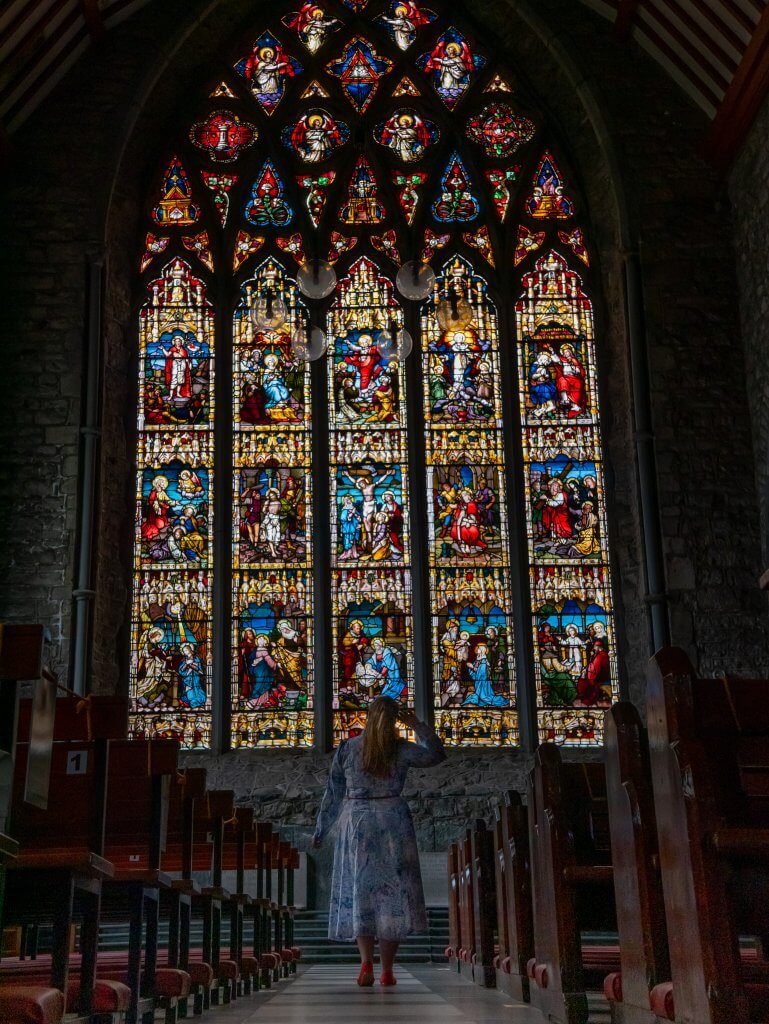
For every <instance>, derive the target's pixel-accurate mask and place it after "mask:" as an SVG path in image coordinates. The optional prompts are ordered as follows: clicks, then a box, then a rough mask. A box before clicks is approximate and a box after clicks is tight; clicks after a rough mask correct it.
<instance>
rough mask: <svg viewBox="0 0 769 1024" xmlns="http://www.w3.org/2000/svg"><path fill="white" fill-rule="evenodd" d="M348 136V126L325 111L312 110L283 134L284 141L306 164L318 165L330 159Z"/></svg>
mask: <svg viewBox="0 0 769 1024" xmlns="http://www.w3.org/2000/svg"><path fill="white" fill-rule="evenodd" d="M348 135H349V130H348V128H347V125H345V124H342V123H337V122H336V121H335V120H334V118H333V117H331V115H330V114H327V113H326V112H325V110H311V111H309V112H308V113H307V114H304V116H303V117H300V118H299V120H298V121H297V122H296V124H295V125H294V127H293V128H292V129H290V130H288V131H286V132H284V133H283V140H284V142H285V143H286V145H287V146H288V147H289V148H290V149H293V150H294V152H295V153H297V154H298V155H299V156H300V157H301V158H302V160H304V161H305V163H308V164H316V163H320V161H321V160H325V159H326V158H327V157H329V156H330V155H331V153H332V151H333V150H334V149H336V147H337V146H341V145H342V144H343V143H344V142H345V141H346V140H347V137H348Z"/></svg>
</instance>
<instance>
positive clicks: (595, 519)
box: [516, 252, 619, 746]
mask: <svg viewBox="0 0 769 1024" xmlns="http://www.w3.org/2000/svg"><path fill="white" fill-rule="evenodd" d="M522 284H523V288H524V292H523V295H522V296H521V298H520V299H519V300H518V303H517V305H516V319H517V325H518V339H519V352H518V365H519V372H520V395H521V422H522V427H523V452H524V462H525V474H526V488H527V520H528V521H527V534H528V548H529V561H530V570H529V571H530V578H531V597H532V606H533V611H534V647H535V654H536V677H537V705H538V710H537V715H538V721H539V729H540V735H541V736H542V737H543V738H544V739H551V740H556V741H557V742H559V743H565V744H568V745H576V746H582V745H589V744H592V743H595V742H600V740H601V736H602V726H603V709H605V708H607V707H609V705H610V704H612V703H613V702H614V701H615V700H617V699H618V697H619V687H618V678H617V662H616V641H615V635H614V616H613V614H612V598H611V570H610V567H609V550H608V538H607V532H606V497H605V490H604V472H603V454H602V445H601V430H600V418H599V409H598V384H597V379H596V365H595V337H594V333H593V308H592V304H591V302H590V300H589V298H588V297H587V295H585V293H584V291H583V290H582V282H581V280H580V278H579V275H578V274H576V273H575V272H574V271H573V270H569V268H568V266H567V263H566V260H565V259H564V258H563V257H562V256H559V255H558V254H557V253H555V252H550V253H549V254H548V255H546V256H543V257H541V258H540V259H539V260H538V261H537V263H536V267H535V269H534V270H533V271H531V272H530V273H528V274H525V275H524V277H523V282H522Z"/></svg>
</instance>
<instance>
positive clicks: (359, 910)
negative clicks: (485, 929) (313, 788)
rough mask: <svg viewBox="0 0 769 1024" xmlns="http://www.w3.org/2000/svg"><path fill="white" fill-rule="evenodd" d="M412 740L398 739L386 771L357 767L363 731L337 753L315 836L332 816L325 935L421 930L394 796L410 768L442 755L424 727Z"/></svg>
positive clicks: (410, 836)
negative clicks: (374, 772) (376, 772)
mask: <svg viewBox="0 0 769 1024" xmlns="http://www.w3.org/2000/svg"><path fill="white" fill-rule="evenodd" d="M415 732H416V737H417V742H416V743H408V742H406V741H405V740H402V741H400V742H399V744H398V751H397V755H396V758H395V763H394V765H393V768H392V770H391V772H390V774H389V775H388V776H387V777H385V778H377V777H375V776H373V775H369V774H368V773H367V772H365V771H364V770H363V764H362V757H363V737H362V736H355V737H354V738H353V739H350V740H347V741H346V742H345V743H343V744H342V745H341V746H340V747H339V749H338V750H337V752H336V756H335V757H334V761H333V764H332V765H331V773H330V775H329V779H328V785H327V786H326V792H325V794H324V796H323V802H322V803H321V807H320V813H319V815H318V824H317V828H316V831H315V834H316V836H317V837H318V838H320V839H323V838H325V836H326V835H327V834H328V832H329V830H330V829H331V827H332V826H333V824H334V823H335V822H336V821H337V819H339V824H338V831H337V838H336V845H335V848H334V872H333V875H332V879H331V902H330V906H329V922H328V937H329V938H330V939H334V940H336V941H338V942H349V941H350V940H352V939H354V938H355V937H356V936H358V935H374V936H376V937H377V938H378V939H380V940H381V939H389V940H391V941H399V940H400V939H403V938H405V936H406V935H411V934H413V933H415V932H416V933H418V932H424V931H426V930H427V912H426V910H425V897H424V892H423V889H422V876H421V874H420V871H419V853H418V851H417V840H416V835H415V833H414V823H413V821H412V820H411V812H410V811H409V808H408V804H407V803H406V801H405V800H404V799H403V797H402V796H401V793H402V791H403V785H404V783H405V781H406V774H407V773H408V770H409V768H411V767H412V766H413V767H419V768H430V767H431V766H432V765H436V764H440V762H441V761H443V760H445V758H446V753H445V751H444V749H443V745H442V743H441V741H440V740H439V739H438V737H437V736H436V735H435V733H434V732H433V731H432V729H430V727H429V726H427V725H423V724H420V725H418V726H417V727H416V729H415Z"/></svg>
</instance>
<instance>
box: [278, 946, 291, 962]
mask: <svg viewBox="0 0 769 1024" xmlns="http://www.w3.org/2000/svg"><path fill="white" fill-rule="evenodd" d="M280 957H281V959H282V961H283V963H284V964H292V963H293V962H294V954H293V951H292V950H290V949H281V951H280Z"/></svg>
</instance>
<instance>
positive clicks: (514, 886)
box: [494, 790, 534, 1002]
mask: <svg viewBox="0 0 769 1024" xmlns="http://www.w3.org/2000/svg"><path fill="white" fill-rule="evenodd" d="M494 837H495V850H496V861H495V871H496V886H497V938H498V943H499V954H498V957H499V966H498V968H497V985H498V987H502V988H504V989H505V990H506V991H507V992H509V993H510V995H512V996H513V997H514V998H515V999H519V1000H521V1001H522V1002H528V1000H529V977H528V974H527V970H526V965H527V964H528V962H529V960H530V959H531V958H532V957H533V956H534V922H533V919H532V904H531V866H530V858H529V824H528V815H527V811H526V808H525V807H524V805H523V801H522V799H521V795H520V793H517V792H515V791H514V790H510V791H509V792H507V793H505V795H504V797H503V799H502V800H501V801H500V802H499V804H498V805H497V807H496V809H495V829H494Z"/></svg>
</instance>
